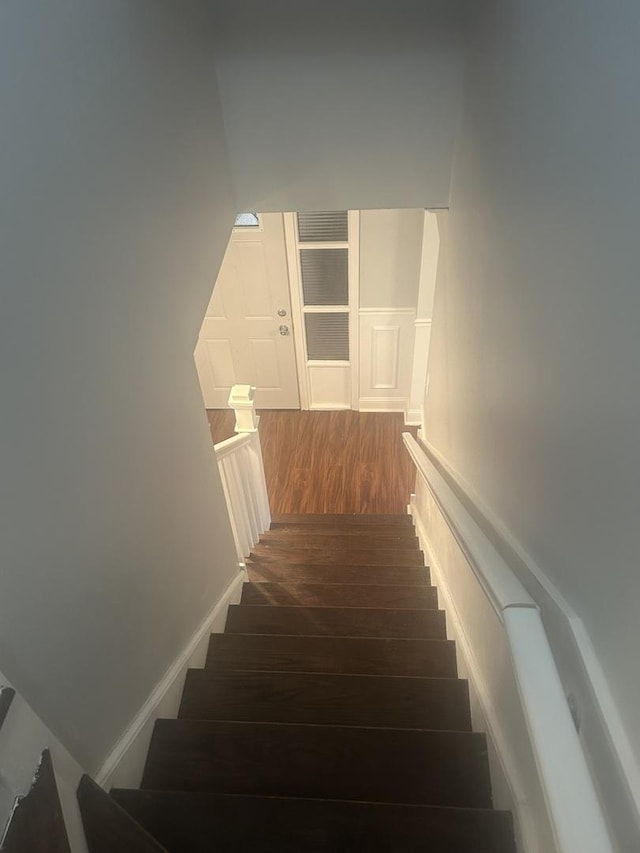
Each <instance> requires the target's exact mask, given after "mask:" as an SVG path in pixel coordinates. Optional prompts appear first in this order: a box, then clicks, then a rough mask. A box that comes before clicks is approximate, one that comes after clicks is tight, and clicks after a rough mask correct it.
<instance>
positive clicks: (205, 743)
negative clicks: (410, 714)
mask: <svg viewBox="0 0 640 853" xmlns="http://www.w3.org/2000/svg"><path fill="white" fill-rule="evenodd" d="M141 787H142V788H152V789H157V790H182V791H211V792H215V793H237V794H252V795H253V794H255V795H261V796H266V795H269V796H285V797H319V798H332V799H344V800H366V801H371V802H390V803H394V802H395V803H423V804H428V805H449V806H463V807H468V808H490V807H491V787H490V780H489V765H488V760H487V746H486V740H485V736H484V735H482V734H478V733H475V732H442V731H436V732H434V731H420V730H409V729H371V728H355V727H342V726H310V725H289V724H286V725H283V724H275V723H242V722H227V721H214V722H212V721H208V720H156V723H155V726H154V729H153V735H152V738H151V744H150V746H149V754H148V756H147V762H146V765H145V770H144V774H143V777H142V784H141Z"/></svg>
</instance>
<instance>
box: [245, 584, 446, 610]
mask: <svg viewBox="0 0 640 853" xmlns="http://www.w3.org/2000/svg"><path fill="white" fill-rule="evenodd" d="M241 602H242V604H252V605H265V606H268V605H270V604H285V605H291V606H295V605H297V606H300V607H369V608H375V607H379V608H389V609H391V610H437V609H438V597H437V593H436V591H435V589H434V588H433V587H428V586H424V587H419V586H391V584H387V585H379V586H372V585H368V586H365V585H364V584H357V585H356V584H333V585H330V584H312V583H309V584H302V583H296V584H292V583H291V584H279V583H246V584H244V585H243V588H242V598H241Z"/></svg>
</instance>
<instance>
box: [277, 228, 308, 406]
mask: <svg viewBox="0 0 640 853" xmlns="http://www.w3.org/2000/svg"><path fill="white" fill-rule="evenodd" d="M282 218H283V221H284V243H285V249H286V253H287V267H288V270H289V295H290V298H291V319H292V324H293V343H294V349H295V353H296V365H297V367H298V391H299V393H300V408H301V409H308V408H309V378H308V376H307V366H306V361H307V341H306V333H305V327H304V316H303V313H302V300H301V298H300V268H299V259H298V258H299V256H298V234H297V230H296V229H297V224H296V215H295V213H283V214H282Z"/></svg>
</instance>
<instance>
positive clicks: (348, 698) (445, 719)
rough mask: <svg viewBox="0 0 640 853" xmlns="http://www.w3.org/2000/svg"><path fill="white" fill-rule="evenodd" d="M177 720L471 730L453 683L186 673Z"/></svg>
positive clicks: (461, 688)
mask: <svg viewBox="0 0 640 853" xmlns="http://www.w3.org/2000/svg"><path fill="white" fill-rule="evenodd" d="M178 716H179V717H180V718H184V719H192V720H248V721H255V722H275V723H313V724H319V725H338V726H340V725H342V726H381V727H387V728H409V729H444V730H455V731H470V730H471V716H470V711H469V696H468V690H467V684H466V682H464V681H459V680H457V679H435V678H434V679H421V678H381V677H372V676H348V675H308V674H298V673H251V672H230V673H211V672H207V671H205V670H190V671H189V672H188V673H187V680H186V684H185V689H184V693H183V697H182V704H181V706H180V713H179V715H178Z"/></svg>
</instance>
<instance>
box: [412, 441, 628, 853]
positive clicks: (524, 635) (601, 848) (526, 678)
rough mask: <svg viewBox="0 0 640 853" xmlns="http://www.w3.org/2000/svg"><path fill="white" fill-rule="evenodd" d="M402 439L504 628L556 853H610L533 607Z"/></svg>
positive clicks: (416, 445)
mask: <svg viewBox="0 0 640 853" xmlns="http://www.w3.org/2000/svg"><path fill="white" fill-rule="evenodd" d="M402 437H403V440H404V443H405V446H406V448H407V450H408V451H409V455H410V456H411V459H412V460H413V462H414V464H415V466H416V470H417V474H418V482H417V483H416V492H417V493H418V491H419V489H420V488H425V487H426V489H427V490H428V492H430V494H431V496H432V498H433V500H434V501H435V504H436V506H437V507H438V509H439V510H440V513H441V514H442V516H443V518H444V520H445V522H446V524H447V526H448V527H449V529H450V531H451V533H452V534H453V537H454V539H455V541H456V542H457V544H458V546H459V547H460V549H461V551H462V552H463V553H464V555H465V557H466V560H467V562H468V563H469V565H470V567H471V569H472V571H473V573H474V575H475V576H476V579H477V581H478V582H479V584H480V586H481V588H482V590H483V591H484V594H485V595H486V597H487V599H488V601H489V602H490V604H491V606H492V608H493V610H494V611H495V613H496V614H497V616H498V618H499V620H500V622H501V623H502V625H503V628H504V631H505V634H506V637H507V644H508V647H509V651H510V656H511V661H512V669H513V674H514V677H515V681H516V684H517V688H518V694H519V696H520V703H521V707H522V711H523V714H524V718H525V720H526V724H527V729H528V732H529V739H530V743H531V747H532V750H533V754H534V757H535V762H536V766H537V773H538V778H539V781H540V785H541V788H542V791H543V793H544V799H545V802H546V808H547V814H548V818H549V823H550V827H551V830H552V833H553V836H554V840H555V843H556V848H557V851H558V853H613V849H614V848H613V846H612V842H611V839H610V837H609V833H608V830H607V827H606V823H605V819H604V815H603V812H602V808H601V806H600V802H599V800H598V797H597V795H596V791H595V787H594V783H593V780H592V778H591V774H590V772H589V768H588V765H587V761H586V758H585V755H584V752H583V749H582V746H581V744H580V739H579V737H578V733H577V731H576V728H575V725H574V723H573V719H572V716H571V712H570V710H569V706H568V703H567V700H566V698H565V694H564V690H563V686H562V682H561V680H560V676H559V673H558V670H557V668H556V664H555V661H554V659H553V654H552V652H551V648H550V646H549V641H548V638H547V635H546V632H545V629H544V626H543V624H542V619H541V616H540V611H539V609H538V606H537V605H536V603H535V601H534V600H533V598H532V597H531V596H530V595H529V593H528V592H527V591H526V589H525V588H524V586H523V585H522V584H521V583H520V581H519V580H518V578H517V577H516V575H515V574H514V572H513V570H512V569H511V568H510V567H509V566H508V565H507V563H506V562H505V561H504V559H503V557H502V556H501V555H500V553H499V552H498V551H497V550H496V548H495V546H494V545H493V543H492V542H491V540H490V539H489V538H488V537H487V535H486V534H485V533H484V531H483V530H482V529H481V527H480V526H479V525H478V524H477V522H476V521H475V519H474V518H473V517H472V516H471V515H470V513H469V512H468V511H467V509H466V508H465V506H464V504H463V503H462V502H461V501H460V499H459V497H458V495H457V494H456V493H455V492H454V490H453V489H452V488H451V486H450V485H449V483H448V482H447V480H446V479H445V478H444V477H443V475H442V474H441V472H440V470H439V469H438V468H437V466H436V465H435V464H434V462H433V461H432V459H431V458H430V455H429V452H428V450H427V449H426V447H425V446H424V444H423V443H422V442H420V441H417V440H416V439H415V438H414V437H413V436H412V435H411V434H410V433H408V432H405V433H403V434H402ZM414 499H415V496H414ZM412 503H413V501H412ZM412 511H413V510H412ZM427 544H428V543H427ZM494 699H495V697H494Z"/></svg>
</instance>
